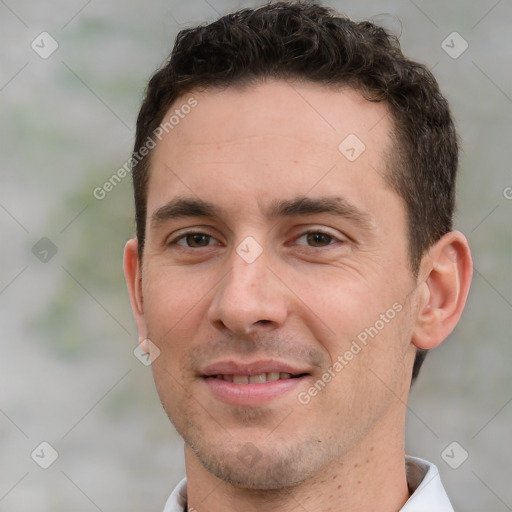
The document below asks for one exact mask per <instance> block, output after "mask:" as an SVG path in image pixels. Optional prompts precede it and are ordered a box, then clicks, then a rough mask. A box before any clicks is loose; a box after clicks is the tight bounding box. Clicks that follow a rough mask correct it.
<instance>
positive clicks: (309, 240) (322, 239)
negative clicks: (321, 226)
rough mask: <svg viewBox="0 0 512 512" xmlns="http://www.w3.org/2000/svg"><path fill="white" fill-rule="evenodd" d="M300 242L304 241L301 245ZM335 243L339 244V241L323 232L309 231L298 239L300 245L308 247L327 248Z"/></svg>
mask: <svg viewBox="0 0 512 512" xmlns="http://www.w3.org/2000/svg"><path fill="white" fill-rule="evenodd" d="M300 240H303V242H302V243H301V242H300ZM335 242H339V240H338V239H337V238H335V237H334V236H333V235H330V234H329V233H324V232H323V231H308V232H307V233H304V234H303V235H301V236H299V238H297V244H298V245H308V246H310V247H327V246H329V245H332V244H333V243H335Z"/></svg>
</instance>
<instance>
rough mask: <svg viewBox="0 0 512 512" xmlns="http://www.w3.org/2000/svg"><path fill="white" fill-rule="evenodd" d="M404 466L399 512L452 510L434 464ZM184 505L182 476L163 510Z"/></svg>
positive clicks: (415, 461)
mask: <svg viewBox="0 0 512 512" xmlns="http://www.w3.org/2000/svg"><path fill="white" fill-rule="evenodd" d="M405 468H406V472H407V483H408V484H409V489H410V490H411V492H412V495H411V497H410V498H409V499H408V500H407V503H406V504H405V505H404V506H403V507H402V508H401V509H400V512H454V510H453V507H452V505H451V503H450V500H449V499H448V496H447V495H446V491H445V490H444V487H443V484H442V483H441V478H440V476H439V471H438V470H437V467H436V466H434V464H431V463H430V462H428V461H426V460H423V459H419V458H417V457H406V458H405ZM186 506H187V480H186V479H185V478H184V479H183V480H182V481H181V482H180V483H179V484H178V486H177V487H176V489H174V491H173V492H172V494H171V495H170V496H169V499H168V500H167V503H166V505H165V508H164V512H184V511H185V507H186Z"/></svg>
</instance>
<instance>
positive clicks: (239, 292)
mask: <svg viewBox="0 0 512 512" xmlns="http://www.w3.org/2000/svg"><path fill="white" fill-rule="evenodd" d="M229 263H230V267H231V268H230V270H229V271H228V272H227V274H226V275H225V276H224V278H223V279H222V280H221V281H220V282H219V284H218V286H217V288H216V291H215V295H214V296H213V299H212V302H211V304H210V307H209V310H208V320H209V322H210V324H211V325H213V326H214V327H215V328H216V329H219V330H223V331H225V330H228V331H231V332H232V333H234V334H237V335H245V336H247V335H250V334H253V333H254V332H257V331H261V330H264V331H267V332H268V331H271V330H274V329H277V328H278V327H280V326H282V325H283V324H284V323H285V321H286V318H287V316H288V309H289V301H288V297H287V288H286V287H285V286H284V285H283V282H282V281H281V280H280V278H279V276H278V274H277V273H276V272H275V270H272V269H271V268H270V266H269V259H268V258H267V257H266V255H265V251H264V252H263V253H262V254H261V255H260V256H259V257H258V258H257V259H256V260H255V261H253V262H251V263H248V262H247V261H245V260H244V259H243V258H242V257H241V256H240V255H239V254H238V253H237V252H236V251H233V256H232V257H231V258H230V261H229Z"/></svg>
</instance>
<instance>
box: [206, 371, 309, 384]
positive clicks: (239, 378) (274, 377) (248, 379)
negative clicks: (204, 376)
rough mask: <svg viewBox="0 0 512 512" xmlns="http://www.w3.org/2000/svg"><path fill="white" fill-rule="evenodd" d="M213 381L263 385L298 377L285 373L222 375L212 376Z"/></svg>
mask: <svg viewBox="0 0 512 512" xmlns="http://www.w3.org/2000/svg"><path fill="white" fill-rule="evenodd" d="M212 377H213V378H215V379H219V380H224V381H226V382H232V383H233V384H264V383H265V382H275V381H278V380H287V379H293V378H297V377H300V375H292V374H291V373H285V372H268V373H260V374H258V375H232V374H222V375H213V376H212Z"/></svg>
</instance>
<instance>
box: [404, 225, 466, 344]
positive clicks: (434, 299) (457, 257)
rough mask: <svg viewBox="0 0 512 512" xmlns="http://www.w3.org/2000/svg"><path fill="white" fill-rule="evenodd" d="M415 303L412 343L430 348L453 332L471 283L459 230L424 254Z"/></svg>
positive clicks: (463, 238) (462, 237)
mask: <svg viewBox="0 0 512 512" xmlns="http://www.w3.org/2000/svg"><path fill="white" fill-rule="evenodd" d="M419 275H424V276H426V277H425V278H424V280H423V281H422V283H421V285H420V287H419V305H418V316H417V319H416V326H415V329H414V333H413V337H412V343H413V344H414V345H416V347H418V348H422V349H431V348H434V347H436V346H437V345H439V344H440V343H442V342H443V340H445V339H446V338H447V337H448V335H449V334H450V333H451V332H452V331H453V329H454V328H455V326H456V325H457V322H458V321H459V319H460V317H461V315H462V311H463V310H464V306H465V304H466V299H467V296H468V292H469V285H470V284H471V277H472V275H473V262H472V259H471V252H470V249H469V244H468V241H467V240H466V237H465V236H464V235H463V234H462V233H460V232H459V231H452V232H450V233H447V234H446V235H444V236H443V237H442V238H441V239H440V240H439V241H438V242H437V243H436V244H434V245H433V246H432V247H431V249H430V250H429V251H428V254H427V255H425V256H424V258H423V261H422V264H421V268H420V274H419Z"/></svg>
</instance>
